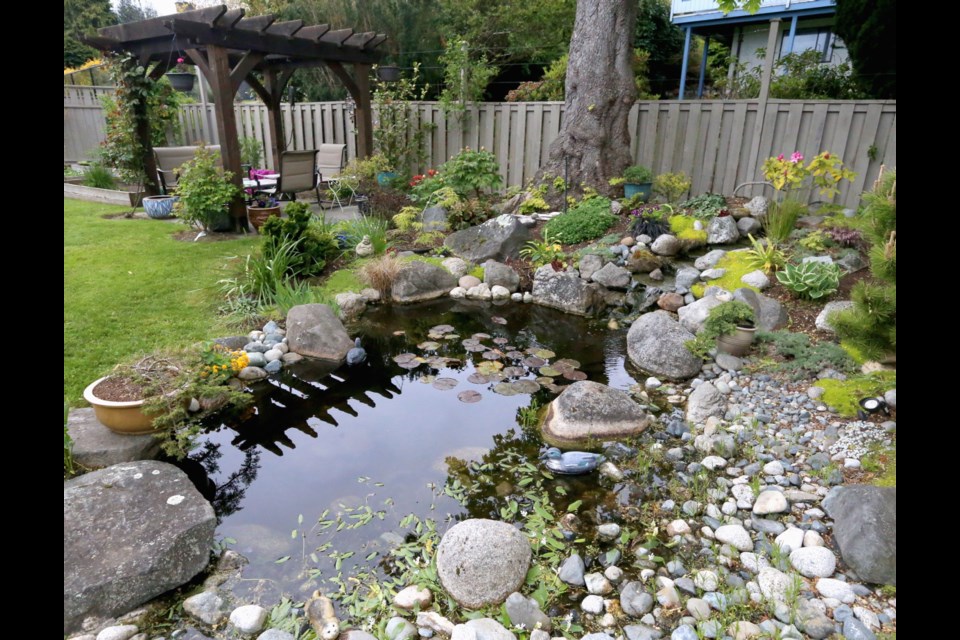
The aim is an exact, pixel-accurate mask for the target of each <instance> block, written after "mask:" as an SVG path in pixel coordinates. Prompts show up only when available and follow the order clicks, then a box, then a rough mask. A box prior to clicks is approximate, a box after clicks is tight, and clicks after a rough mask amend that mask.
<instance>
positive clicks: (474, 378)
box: [467, 373, 490, 384]
mask: <svg viewBox="0 0 960 640" xmlns="http://www.w3.org/2000/svg"><path fill="white" fill-rule="evenodd" d="M467 381H468V382H472V383H473V384H487V383H488V382H490V377H489V376H486V375H484V374H482V373H471V374H470V375H469V376H468V377H467Z"/></svg>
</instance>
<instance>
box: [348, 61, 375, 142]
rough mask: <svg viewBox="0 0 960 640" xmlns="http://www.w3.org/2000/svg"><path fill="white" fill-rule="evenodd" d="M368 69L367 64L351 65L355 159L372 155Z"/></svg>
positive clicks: (371, 116)
mask: <svg viewBox="0 0 960 640" xmlns="http://www.w3.org/2000/svg"><path fill="white" fill-rule="evenodd" d="M370 68H371V65H369V64H355V65H353V70H354V74H353V75H354V78H355V79H356V82H357V90H358V91H357V95H356V96H354V101H355V102H356V103H357V111H356V118H357V157H358V158H369V157H370V156H372V155H373V108H372V105H371V104H370Z"/></svg>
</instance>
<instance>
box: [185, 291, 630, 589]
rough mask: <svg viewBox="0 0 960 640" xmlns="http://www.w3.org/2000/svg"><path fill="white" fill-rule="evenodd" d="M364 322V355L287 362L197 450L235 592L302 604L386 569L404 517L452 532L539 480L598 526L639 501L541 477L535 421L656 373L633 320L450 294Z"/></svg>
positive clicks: (597, 483)
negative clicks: (574, 387) (640, 355)
mask: <svg viewBox="0 0 960 640" xmlns="http://www.w3.org/2000/svg"><path fill="white" fill-rule="evenodd" d="M353 329H354V331H355V333H356V335H359V336H360V337H361V340H362V342H363V346H364V348H365V349H366V351H367V356H368V357H367V360H366V362H365V363H364V364H362V365H359V366H355V367H347V366H343V367H341V368H339V369H336V370H331V367H330V366H322V365H319V364H317V363H316V362H312V363H308V362H302V363H298V364H297V365H294V366H291V367H288V368H286V369H284V370H283V372H282V373H281V374H279V375H277V376H274V377H272V378H270V379H269V381H267V382H264V383H261V384H259V385H258V386H257V387H256V389H255V392H254V395H255V403H254V406H253V408H252V409H251V410H250V411H249V412H248V413H247V415H246V417H245V418H243V419H240V420H238V421H236V422H235V423H232V424H230V425H222V426H220V427H218V428H215V429H212V430H211V431H210V432H208V433H207V434H206V435H205V436H204V438H203V439H202V441H201V446H200V447H199V448H198V449H197V450H196V451H195V452H194V454H193V455H192V456H191V459H192V460H193V461H194V463H193V464H194V467H195V471H199V473H198V474H197V475H199V476H200V477H201V479H202V481H201V484H202V483H203V482H206V483H207V493H208V495H211V494H212V495H213V499H212V502H213V504H214V507H215V509H216V510H217V514H218V517H219V519H220V525H219V528H218V537H220V538H222V539H224V540H225V541H226V543H227V544H229V546H230V547H231V548H233V549H235V550H236V551H238V552H240V553H241V554H243V555H244V556H246V557H247V558H248V559H249V560H250V565H249V566H248V567H247V568H246V569H245V571H244V580H242V581H240V582H239V583H238V584H237V585H236V586H235V589H234V590H235V592H236V593H235V595H238V596H241V597H244V596H252V595H254V592H256V593H257V594H258V595H260V596H268V593H269V595H270V596H272V597H273V598H274V601H276V600H275V599H276V598H277V597H278V596H279V594H280V593H284V594H287V595H290V596H292V597H293V598H295V599H298V598H303V597H305V596H307V595H309V593H310V592H311V591H312V590H313V589H315V588H317V587H318V586H319V587H322V586H323V584H322V583H323V581H324V580H326V579H328V578H330V577H332V576H335V575H336V574H337V573H338V572H340V571H342V572H343V574H344V575H349V574H350V573H351V572H352V571H358V570H361V569H362V566H363V565H365V566H366V567H367V568H370V567H373V566H376V565H377V563H378V562H379V561H380V560H381V559H382V558H383V556H384V555H385V554H386V552H387V551H389V549H390V548H391V546H392V545H396V544H399V543H401V542H403V540H404V537H405V536H407V535H408V534H409V527H407V528H404V527H402V526H401V521H402V520H403V519H404V517H405V516H406V515H407V514H411V513H413V514H416V515H417V516H418V517H419V518H424V519H426V518H429V519H432V520H435V521H436V522H437V528H438V530H439V531H440V532H441V533H442V532H443V531H445V530H446V529H447V528H449V527H450V526H452V524H454V523H455V521H456V520H459V519H464V518H468V517H476V518H497V519H499V518H500V510H501V509H502V508H504V507H505V506H507V505H509V503H510V502H511V500H512V499H515V498H517V497H518V496H519V494H521V493H522V489H521V487H524V486H526V485H527V484H529V483H530V482H531V478H532V477H533V476H536V479H537V481H538V484H539V482H541V481H543V482H544V483H545V486H547V487H549V493H550V495H551V498H552V500H553V502H554V504H553V506H554V508H555V510H556V513H558V514H562V513H566V512H567V511H568V508H570V510H576V511H577V512H578V513H579V514H580V516H581V517H582V518H583V520H584V526H585V527H589V526H591V525H595V524H596V521H597V520H598V519H599V518H601V517H603V514H604V513H605V512H609V511H613V510H616V509H617V501H618V500H619V501H620V503H621V504H623V505H626V504H628V503H635V502H637V499H638V496H632V497H631V496H630V495H623V494H629V493H630V492H631V491H635V490H636V487H631V486H629V485H627V486H621V485H617V484H616V483H614V482H613V481H612V480H610V479H609V478H606V477H602V476H601V475H599V474H598V473H596V472H594V473H592V474H589V475H586V476H560V477H556V478H553V477H548V478H546V479H544V478H543V476H542V475H541V469H542V467H541V465H540V462H539V459H538V458H539V454H540V452H541V451H542V450H543V447H544V443H543V442H542V440H541V437H540V432H539V429H538V428H537V426H536V422H537V421H536V420H534V419H533V417H534V416H535V415H536V409H537V407H543V406H545V405H546V404H547V403H548V402H549V401H550V400H552V399H553V398H554V397H555V396H556V393H557V392H558V391H560V390H561V389H562V386H563V385H565V384H569V383H570V382H571V381H572V380H578V379H589V380H593V381H596V382H600V383H604V384H607V385H609V386H611V387H614V388H618V389H624V390H626V389H629V388H630V387H631V386H632V385H634V384H635V383H636V381H637V380H643V379H644V378H642V377H640V373H639V372H637V371H635V370H631V367H632V365H630V364H628V361H627V358H626V355H625V351H626V330H625V329H622V330H610V329H609V328H608V327H607V325H606V322H599V321H597V320H591V319H588V318H579V317H575V316H570V315H566V314H562V313H560V312H557V311H553V310H550V309H546V308H543V307H538V306H535V305H528V304H516V303H510V304H505V305H500V306H495V305H490V304H485V303H474V302H469V301H456V302H455V301H451V300H442V301H434V302H429V303H420V304H417V305H411V306H378V307H372V308H369V309H368V310H367V312H366V313H365V314H364V316H363V318H362V320H361V321H360V322H359V323H358V324H357V325H356V326H355V327H354V328H353ZM525 416H526V418H527V419H526V420H525V419H524V417H525ZM524 424H526V426H524ZM599 444H600V443H598V445H599ZM197 462H199V463H200V464H199V465H198V464H196V463H197ZM188 464H189V463H188ZM201 465H202V466H203V470H202V471H201V470H200V466H201ZM525 478H526V479H525ZM466 487H471V488H472V490H471V491H465V488H466ZM614 489H616V490H614ZM454 496H457V497H459V498H460V499H461V501H462V502H463V504H461V502H458V500H456V499H454ZM519 501H520V503H521V504H522V503H523V502H524V500H523V498H522V497H520V499H519ZM576 501H582V502H581V503H580V504H579V507H578V505H577V504H573V503H575V502H576ZM571 505H572V508H571ZM408 523H409V519H408V520H407V522H406V523H404V524H408ZM269 599H270V598H269V597H264V600H267V601H269Z"/></svg>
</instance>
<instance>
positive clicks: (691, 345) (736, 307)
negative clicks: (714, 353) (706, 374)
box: [684, 300, 756, 358]
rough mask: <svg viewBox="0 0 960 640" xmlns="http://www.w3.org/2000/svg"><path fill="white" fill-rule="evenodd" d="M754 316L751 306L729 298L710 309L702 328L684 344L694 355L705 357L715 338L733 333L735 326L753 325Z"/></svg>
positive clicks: (714, 344) (714, 342)
mask: <svg viewBox="0 0 960 640" xmlns="http://www.w3.org/2000/svg"><path fill="white" fill-rule="evenodd" d="M754 322H756V316H755V314H754V313H753V307H751V306H750V305H748V304H747V303H746V302H740V301H739V300H731V301H729V302H722V303H720V304H718V305H717V306H715V307H714V308H712V309H710V313H709V314H708V315H707V319H706V320H705V321H704V323H703V328H702V329H701V330H700V331H699V332H697V336H696V337H695V338H694V339H693V340H688V341H687V342H686V343H684V346H685V347H686V348H687V349H688V350H689V351H690V352H691V353H692V354H694V355H696V356H699V357H701V358H706V357H707V353H708V352H709V351H710V349H713V348H714V346H716V341H717V338H719V337H720V336H728V335H731V334H733V333H734V332H735V331H736V330H737V327H753V324H754Z"/></svg>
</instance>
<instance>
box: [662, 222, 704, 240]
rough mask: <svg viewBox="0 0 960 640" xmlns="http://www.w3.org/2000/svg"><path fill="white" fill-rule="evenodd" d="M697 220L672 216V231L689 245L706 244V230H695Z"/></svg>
mask: <svg viewBox="0 0 960 640" xmlns="http://www.w3.org/2000/svg"><path fill="white" fill-rule="evenodd" d="M696 221H697V219H696V218H694V217H693V216H670V231H671V232H672V233H673V235H675V236H677V238H678V239H680V240H682V241H684V242H685V243H688V244H706V242H707V231H706V229H699V230H698V229H695V228H694V226H693V225H694V224H696Z"/></svg>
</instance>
